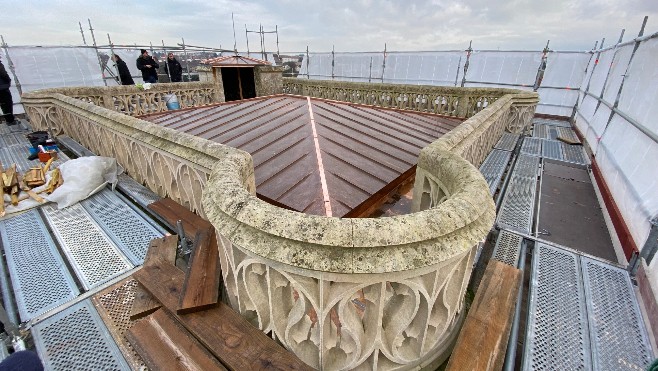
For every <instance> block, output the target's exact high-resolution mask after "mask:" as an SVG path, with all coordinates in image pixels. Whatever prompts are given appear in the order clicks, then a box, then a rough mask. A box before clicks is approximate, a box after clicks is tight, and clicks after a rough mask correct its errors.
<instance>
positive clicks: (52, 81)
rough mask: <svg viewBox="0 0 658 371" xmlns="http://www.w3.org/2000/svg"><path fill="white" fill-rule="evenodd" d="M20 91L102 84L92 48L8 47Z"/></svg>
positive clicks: (96, 59)
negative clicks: (19, 84)
mask: <svg viewBox="0 0 658 371" xmlns="http://www.w3.org/2000/svg"><path fill="white" fill-rule="evenodd" d="M9 53H10V55H11V59H12V61H13V62H14V68H15V70H16V74H17V75H18V78H19V79H20V82H21V86H22V89H23V92H29V91H33V90H37V89H44V88H57V87H64V86H105V84H104V83H103V77H102V75H101V72H100V67H99V65H98V58H97V57H96V51H95V50H94V49H93V48H64V47H62V48H57V47H53V48H51V47H48V48H38V47H25V48H23V47H13V48H11V49H9Z"/></svg>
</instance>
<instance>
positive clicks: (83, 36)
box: [78, 22, 87, 45]
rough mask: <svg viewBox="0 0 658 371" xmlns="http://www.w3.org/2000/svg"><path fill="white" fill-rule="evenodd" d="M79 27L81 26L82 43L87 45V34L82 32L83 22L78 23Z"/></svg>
mask: <svg viewBox="0 0 658 371" xmlns="http://www.w3.org/2000/svg"><path fill="white" fill-rule="evenodd" d="M78 25H79V26H80V35H82V42H83V43H84V44H85V45H87V39H85V33H84V31H82V22H78Z"/></svg>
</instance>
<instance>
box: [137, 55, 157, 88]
mask: <svg viewBox="0 0 658 371" xmlns="http://www.w3.org/2000/svg"><path fill="white" fill-rule="evenodd" d="M141 53H142V55H140V56H139V58H137V68H138V69H139V70H140V71H142V79H143V80H144V82H150V83H154V82H158V68H160V65H159V64H158V62H156V61H155V59H153V57H151V56H150V55H149V52H147V51H146V49H142V50H141Z"/></svg>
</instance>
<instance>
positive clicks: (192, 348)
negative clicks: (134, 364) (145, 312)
mask: <svg viewBox="0 0 658 371" xmlns="http://www.w3.org/2000/svg"><path fill="white" fill-rule="evenodd" d="M126 337H127V338H128V341H130V344H132V346H133V347H134V348H135V350H137V353H139V355H140V356H141V357H142V359H143V360H144V363H145V364H146V366H148V368H149V369H151V370H181V371H185V370H199V371H203V370H226V368H225V367H224V366H222V365H221V363H219V361H218V360H217V359H215V357H213V355H212V354H210V353H209V352H208V351H207V350H206V349H205V348H204V347H203V346H202V345H201V344H200V343H199V342H198V341H196V339H194V337H193V336H192V335H191V334H190V333H189V332H188V331H187V330H185V329H184V328H182V327H181V326H180V325H179V324H178V323H177V321H176V320H175V319H174V318H172V317H171V316H170V315H168V314H167V313H165V311H164V310H158V311H156V312H155V313H153V315H150V316H148V317H147V318H145V319H143V320H141V321H139V322H137V323H136V324H135V325H134V326H133V327H131V328H130V329H129V330H128V332H126Z"/></svg>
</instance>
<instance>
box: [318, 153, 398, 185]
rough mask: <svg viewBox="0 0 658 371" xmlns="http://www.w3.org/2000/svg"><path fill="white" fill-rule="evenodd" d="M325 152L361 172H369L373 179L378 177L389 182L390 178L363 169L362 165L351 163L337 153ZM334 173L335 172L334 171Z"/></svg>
mask: <svg viewBox="0 0 658 371" xmlns="http://www.w3.org/2000/svg"><path fill="white" fill-rule="evenodd" d="M325 153H326V154H327V155H328V156H330V157H332V158H334V159H335V160H337V161H339V162H342V163H344V164H347V165H349V166H351V167H352V168H354V169H357V170H359V171H361V172H362V173H364V174H368V175H370V176H371V177H372V178H373V179H376V180H378V181H380V182H381V183H383V184H387V183H388V182H389V180H388V179H382V178H381V177H379V176H377V175H375V174H373V173H372V172H370V171H367V170H365V169H363V168H362V167H361V166H358V165H356V164H353V163H351V162H349V161H347V160H345V159H344V158H342V157H340V156H336V155H334V154H332V153H329V152H325ZM332 174H333V173H332ZM334 175H335V174H334Z"/></svg>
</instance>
